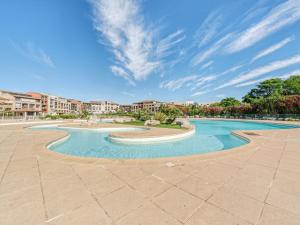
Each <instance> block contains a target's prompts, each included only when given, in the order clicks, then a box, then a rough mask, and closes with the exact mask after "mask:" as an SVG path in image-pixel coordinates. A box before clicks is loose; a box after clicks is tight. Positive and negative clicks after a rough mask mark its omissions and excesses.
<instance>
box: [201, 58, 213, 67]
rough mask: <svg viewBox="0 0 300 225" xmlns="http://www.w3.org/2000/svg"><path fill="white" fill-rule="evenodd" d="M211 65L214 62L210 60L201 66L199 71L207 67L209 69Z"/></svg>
mask: <svg viewBox="0 0 300 225" xmlns="http://www.w3.org/2000/svg"><path fill="white" fill-rule="evenodd" d="M213 63H214V61H212V60H211V61H209V62H207V63H205V64H203V65H202V66H201V69H206V68H207V67H210V66H211V65H212V64H213Z"/></svg>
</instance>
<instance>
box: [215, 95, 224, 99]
mask: <svg viewBox="0 0 300 225" xmlns="http://www.w3.org/2000/svg"><path fill="white" fill-rule="evenodd" d="M225 96H226V95H225V94H219V95H216V97H217V98H221V99H222V98H225Z"/></svg>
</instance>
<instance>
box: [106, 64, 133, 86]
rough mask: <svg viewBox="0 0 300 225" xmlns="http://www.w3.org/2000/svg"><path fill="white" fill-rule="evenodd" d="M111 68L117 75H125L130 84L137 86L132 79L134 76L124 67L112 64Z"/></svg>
mask: <svg viewBox="0 0 300 225" xmlns="http://www.w3.org/2000/svg"><path fill="white" fill-rule="evenodd" d="M110 69H111V71H112V72H113V73H114V74H116V75H117V76H120V77H123V78H124V79H125V80H127V81H128V83H129V84H130V85H132V86H135V82H134V81H133V80H132V77H131V76H130V75H129V74H128V73H127V72H126V71H125V70H124V69H123V68H122V67H119V66H111V67H110Z"/></svg>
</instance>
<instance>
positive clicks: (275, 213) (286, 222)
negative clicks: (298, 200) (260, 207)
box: [258, 205, 300, 225]
mask: <svg viewBox="0 0 300 225" xmlns="http://www.w3.org/2000/svg"><path fill="white" fill-rule="evenodd" d="M299 224H300V216H297V215H295V214H292V213H290V212H288V211H285V210H281V209H279V208H276V207H273V206H270V205H265V207H264V211H263V214H262V217H261V219H260V222H259V223H258V225H299Z"/></svg>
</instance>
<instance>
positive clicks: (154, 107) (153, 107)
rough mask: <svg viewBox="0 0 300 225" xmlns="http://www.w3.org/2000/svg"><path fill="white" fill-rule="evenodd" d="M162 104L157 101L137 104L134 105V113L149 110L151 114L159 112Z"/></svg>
mask: <svg viewBox="0 0 300 225" xmlns="http://www.w3.org/2000/svg"><path fill="white" fill-rule="evenodd" d="M162 104H163V103H162V102H159V101H155V100H144V101H141V102H135V103H133V104H132V112H137V111H138V110H143V109H145V110H148V111H149V112H158V111H159V109H160V106H161V105H162Z"/></svg>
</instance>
